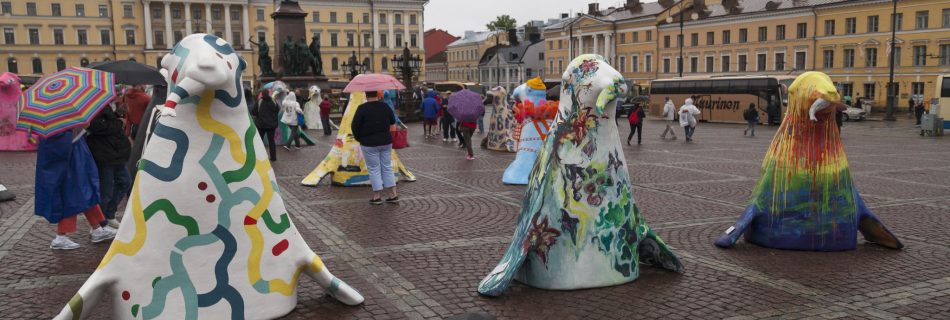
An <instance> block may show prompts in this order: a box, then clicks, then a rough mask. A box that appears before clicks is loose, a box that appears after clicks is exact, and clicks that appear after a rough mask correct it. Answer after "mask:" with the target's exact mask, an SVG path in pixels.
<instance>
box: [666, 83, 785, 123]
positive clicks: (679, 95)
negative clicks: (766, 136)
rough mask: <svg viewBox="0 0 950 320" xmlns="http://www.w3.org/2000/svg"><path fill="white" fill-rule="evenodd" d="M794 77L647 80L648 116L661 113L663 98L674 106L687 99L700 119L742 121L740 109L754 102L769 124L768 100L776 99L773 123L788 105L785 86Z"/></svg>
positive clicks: (760, 117)
mask: <svg viewBox="0 0 950 320" xmlns="http://www.w3.org/2000/svg"><path fill="white" fill-rule="evenodd" d="M793 81H795V76H765V75H752V76H713V77H710V76H696V77H683V78H674V79H658V80H653V81H652V82H650V108H649V111H650V115H651V116H655V117H660V116H662V115H663V105H664V104H665V102H666V100H665V98H667V97H669V98H670V99H671V100H673V103H674V104H676V106H677V108H678V107H679V106H681V105H683V102H684V101H686V99H687V98H693V104H695V105H696V107H697V108H699V109H700V111H702V114H700V117H699V120H700V121H712V122H733V123H745V120H743V118H742V114H743V112H745V110H746V109H747V108H749V104H752V103H754V104H755V108H756V109H757V110H759V114H760V116H759V119H760V121H761V122H762V123H768V121H769V117H768V106H769V101H771V100H775V101H776V102H777V103H778V106H779V109H780V110H775V111H776V113H773V117H772V123H773V124H778V123H781V122H782V115H783V114H785V108H786V105H787V104H788V86H790V85H791V84H792V82H793Z"/></svg>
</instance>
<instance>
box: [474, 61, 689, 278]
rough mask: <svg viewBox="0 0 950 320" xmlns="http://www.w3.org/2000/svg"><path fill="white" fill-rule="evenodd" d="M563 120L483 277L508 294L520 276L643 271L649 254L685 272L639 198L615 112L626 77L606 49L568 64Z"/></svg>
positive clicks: (650, 259)
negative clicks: (510, 232)
mask: <svg viewBox="0 0 950 320" xmlns="http://www.w3.org/2000/svg"><path fill="white" fill-rule="evenodd" d="M561 87H562V88H563V89H562V92H561V100H560V108H559V110H558V116H557V119H558V123H557V124H556V125H555V127H554V128H553V129H552V132H551V134H550V135H549V136H548V137H547V139H545V141H544V146H543V147H542V148H541V149H540V150H539V153H538V160H537V162H536V163H535V165H534V168H533V169H532V171H531V175H530V180H529V181H528V187H527V190H526V192H525V196H524V200H523V207H522V209H521V216H520V218H519V223H518V226H517V227H516V229H515V234H514V237H513V238H512V242H511V245H510V246H509V247H508V250H507V251H506V252H505V255H504V257H502V259H501V261H500V262H499V263H498V266H497V267H495V269H494V270H492V271H491V273H489V275H488V276H487V277H485V278H484V279H483V280H482V281H481V283H479V285H478V292H479V293H480V294H482V295H487V296H498V295H501V294H502V293H503V292H504V291H505V289H506V288H507V287H508V285H509V283H510V282H511V280H512V279H513V278H516V277H517V280H518V281H521V282H523V283H525V284H527V285H530V286H532V287H537V288H544V289H556V290H572V289H583V288H594V287H603V286H610V285H616V284H621V283H626V282H630V281H633V280H635V279H637V277H638V276H639V274H640V268H639V264H640V262H646V263H649V264H652V265H655V266H659V267H662V268H665V269H669V270H674V271H677V272H681V271H682V270H683V267H682V265H681V264H680V262H679V260H678V259H677V258H676V256H675V255H674V254H673V252H672V251H670V249H669V248H668V247H667V246H666V244H664V243H663V241H662V240H660V238H659V237H658V236H657V235H656V234H655V233H654V232H653V231H652V230H651V229H650V227H648V226H647V225H646V223H645V222H644V220H643V217H642V216H641V214H640V209H639V208H638V207H637V204H636V202H635V201H634V199H633V190H632V188H631V185H630V176H629V173H628V172H627V165H626V159H625V158H624V154H623V149H622V146H621V144H620V140H619V135H618V134H617V125H616V124H615V123H614V120H613V119H612V118H613V115H614V114H615V112H614V111H615V109H616V107H617V102H618V101H620V99H621V98H622V96H623V94H624V93H625V92H626V84H625V83H624V80H623V77H622V76H621V74H620V73H619V72H617V71H616V70H614V68H613V67H611V66H610V65H608V64H607V63H606V62H605V61H604V59H603V58H602V57H601V56H597V55H582V56H579V57H577V58H575V59H574V60H573V61H572V62H571V64H570V65H569V66H568V69H567V71H565V72H564V75H563V78H562V85H561Z"/></svg>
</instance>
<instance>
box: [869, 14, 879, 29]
mask: <svg viewBox="0 0 950 320" xmlns="http://www.w3.org/2000/svg"><path fill="white" fill-rule="evenodd" d="M877 27H878V16H868V32H877V30H878V29H877Z"/></svg>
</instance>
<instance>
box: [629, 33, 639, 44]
mask: <svg viewBox="0 0 950 320" xmlns="http://www.w3.org/2000/svg"><path fill="white" fill-rule="evenodd" d="M630 42H632V43H637V42H640V33H639V32H636V31H634V32H633V33H631V35H630Z"/></svg>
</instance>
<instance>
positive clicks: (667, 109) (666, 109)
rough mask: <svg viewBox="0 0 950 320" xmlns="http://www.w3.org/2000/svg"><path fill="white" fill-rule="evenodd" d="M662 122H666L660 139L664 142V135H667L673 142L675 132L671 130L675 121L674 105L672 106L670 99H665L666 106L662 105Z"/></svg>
mask: <svg viewBox="0 0 950 320" xmlns="http://www.w3.org/2000/svg"><path fill="white" fill-rule="evenodd" d="M663 120H666V129H663V134H661V135H660V139H664V140H665V139H666V134H667V133H669V134H670V135H671V136H672V137H673V140H676V131H674V130H673V121H675V120H676V105H674V104H673V101H672V100H670V97H666V104H664V105H663Z"/></svg>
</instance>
